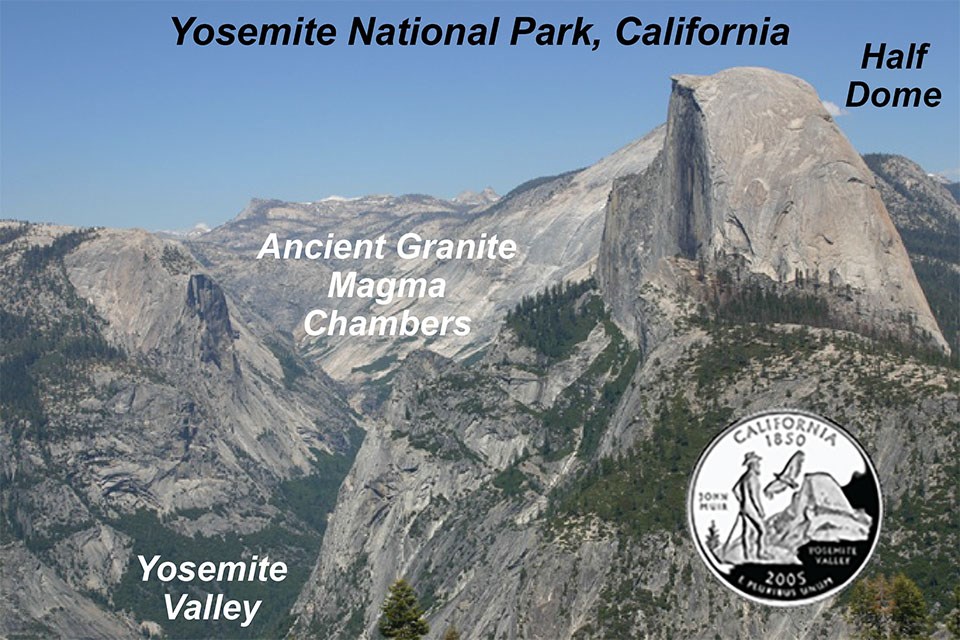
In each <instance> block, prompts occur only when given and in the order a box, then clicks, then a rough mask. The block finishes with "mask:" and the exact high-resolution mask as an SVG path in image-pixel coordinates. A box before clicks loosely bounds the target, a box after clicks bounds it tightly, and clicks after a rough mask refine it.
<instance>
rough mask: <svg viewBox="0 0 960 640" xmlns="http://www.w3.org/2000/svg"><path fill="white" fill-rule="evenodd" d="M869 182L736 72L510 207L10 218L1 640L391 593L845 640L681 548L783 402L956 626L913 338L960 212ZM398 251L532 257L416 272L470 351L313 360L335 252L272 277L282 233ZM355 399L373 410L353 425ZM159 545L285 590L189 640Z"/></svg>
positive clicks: (922, 332)
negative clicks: (505, 248)
mask: <svg viewBox="0 0 960 640" xmlns="http://www.w3.org/2000/svg"><path fill="white" fill-rule="evenodd" d="M760 80H762V82H760ZM731 96H733V97H731ZM745 106H746V107H748V108H746V109H745V108H744V107H745ZM844 145H846V146H844ZM821 151H822V154H821V153H820V152H821ZM781 156H784V157H781ZM867 162H868V166H869V167H870V168H871V169H872V170H873V171H874V172H876V173H875V174H871V173H870V172H869V171H867V170H866V169H865V168H864V167H865V165H864V164H863V162H862V161H861V160H860V159H859V158H858V157H856V155H855V154H852V152H851V151H850V149H849V145H847V144H846V142H845V141H843V139H842V136H840V134H839V133H838V131H837V129H836V126H835V125H834V124H833V123H832V122H831V121H830V120H829V117H828V116H827V115H826V114H825V113H823V112H822V110H821V109H820V107H819V103H818V102H817V100H816V96H815V94H813V93H812V90H810V88H809V87H808V86H806V85H805V84H804V83H802V82H801V81H799V80H796V79H793V78H790V77H788V76H783V75H782V74H775V73H773V72H769V71H764V70H731V71H729V72H724V73H723V74H719V75H718V76H714V77H711V78H705V79H695V78H691V77H678V78H677V80H676V81H675V93H674V96H673V98H672V99H671V105H670V117H669V121H668V123H667V125H666V126H664V127H661V128H658V129H657V130H655V131H653V132H651V133H650V134H649V135H648V136H645V137H644V138H642V139H640V140H638V141H636V142H634V143H631V144H630V145H628V146H626V147H624V148H623V149H622V150H620V151H618V152H616V153H614V154H612V155H611V156H609V157H608V158H605V159H603V160H601V161H600V162H599V163H598V164H596V165H594V166H592V167H589V168H586V169H582V170H579V171H574V172H571V173H568V174H564V175H561V176H553V177H549V178H544V179H537V180H533V181H531V182H529V183H527V184H524V185H521V186H520V187H518V188H517V189H515V190H514V191H512V192H511V193H509V194H507V195H506V196H504V197H503V198H499V199H498V198H496V197H495V196H494V195H493V194H490V193H485V194H480V195H479V196H474V195H469V194H466V195H463V196H462V197H460V198H458V199H456V200H455V201H447V200H440V199H437V198H432V197H430V196H398V197H391V196H370V197H365V198H358V199H343V198H331V199H325V200H320V201H316V202H311V203H285V202H280V201H276V200H264V201H254V202H252V203H251V205H250V207H248V209H247V210H246V211H244V212H243V213H242V214H241V215H240V216H238V218H237V219H235V220H233V221H231V222H230V223H228V224H226V225H224V226H223V227H220V228H218V229H216V230H214V231H211V232H209V233H206V234H202V235H198V236H192V237H190V238H188V239H185V240H178V241H177V240H170V239H164V238H162V237H158V236H155V235H152V234H147V233H144V232H138V231H111V230H87V231H77V230H69V229H64V228H56V227H49V226H45V225H18V224H13V223H0V273H2V278H0V286H2V289H0V293H2V295H3V297H2V299H3V304H2V306H0V323H2V325H0V329H2V330H0V340H2V346H3V349H2V351H0V366H2V371H0V374H2V375H3V382H4V384H3V386H2V387H0V388H2V391H3V396H2V398H0V399H2V403H0V411H2V414H0V415H2V418H3V430H2V431H0V517H2V519H0V524H2V525H3V526H2V527H0V562H2V563H3V566H4V571H3V572H2V575H0V589H2V597H0V635H6V636H11V637H17V636H28V637H29V636H49V637H76V636H78V635H79V636H83V637H134V636H136V635H146V634H157V635H159V634H164V633H165V634H166V635H168V636H169V637H177V638H188V637H209V636H213V635H222V636H228V637H233V636H236V635H237V634H238V633H246V634H248V635H249V636H253V637H280V636H283V635H285V634H286V635H288V636H289V637H294V638H301V637H302V638H313V637H323V638H344V639H349V640H353V639H355V638H367V637H373V636H374V634H375V631H374V629H375V625H376V620H377V617H378V615H379V606H380V603H381V602H382V601H383V598H384V596H385V594H386V590H387V586H388V585H389V584H390V583H391V582H392V581H393V580H394V579H396V578H397V577H401V576H403V577H406V578H407V579H408V580H410V582H411V583H412V584H413V585H414V587H415V588H416V590H417V591H418V593H419V595H420V598H421V602H422V603H423V604H424V606H425V607H426V610H427V615H428V617H429V619H430V623H431V626H432V628H433V630H434V632H435V633H437V632H442V631H443V629H444V628H445V627H446V626H447V625H448V624H454V625H456V626H457V627H458V628H459V629H460V631H461V634H462V637H464V638H471V639H472V638H490V637H493V638H509V639H514V638H637V637H656V638H668V637H673V638H676V637H684V638H714V637H716V636H717V635H719V636H720V637H746V636H751V637H762V638H780V637H785V636H790V637H798V638H811V639H812V638H840V637H847V636H849V629H848V628H847V626H846V623H845V621H844V620H843V618H842V616H841V615H840V610H841V609H840V605H839V604H838V603H836V602H829V601H828V602H823V603H819V604H817V605H816V606H812V607H806V608H803V609H793V610H787V611H784V610H770V609H767V608H763V607H759V606H756V605H753V604H751V603H749V602H745V601H743V600H742V599H739V598H737V597H736V596H734V595H732V594H731V593H730V592H728V591H727V590H726V589H724V588H723V587H722V586H720V585H719V584H717V583H716V582H715V581H714V580H713V578H712V577H711V576H710V574H709V573H708V572H707V571H706V569H705V567H704V566H703V564H702V563H701V562H700V561H699V559H698V558H697V557H696V554H695V552H694V550H693V548H692V545H691V544H690V541H689V536H688V534H687V532H686V530H685V524H684V523H685V514H684V513H683V507H682V505H683V504H684V502H685V492H686V486H687V481H688V478H689V473H690V470H691V469H692V468H693V465H694V462H695V459H696V456H697V455H698V454H699V452H700V450H701V449H702V447H703V446H704V445H705V444H706V443H707V442H708V441H709V440H710V438H711V437H712V436H713V435H714V434H715V433H717V432H718V431H719V430H720V429H722V428H723V427H724V426H725V425H726V424H728V423H729V422H730V420H731V419H732V418H734V417H737V416H741V415H744V414H746V413H750V412H754V411H757V410H761V409H768V408H770V407H771V406H780V405H790V406H794V407H798V408H802V409H807V410H810V411H814V412H819V413H822V414H824V415H827V416H830V417H831V418H833V419H835V420H837V421H839V422H840V423H842V424H844V425H845V426H847V427H848V428H850V429H851V430H852V431H853V432H854V433H855V434H856V435H857V436H858V437H859V438H860V439H861V440H862V442H863V443H864V446H865V448H866V449H867V450H868V451H869V452H870V453H871V455H872V456H873V459H874V462H875V463H876V466H877V468H878V471H879V473H880V476H881V483H882V486H883V489H884V495H885V500H886V503H885V511H886V514H887V516H886V517H887V520H886V521H885V523H884V528H883V531H884V537H883V539H882V540H881V541H880V546H879V549H878V556H877V558H876V559H875V560H874V561H873V562H872V564H871V570H874V571H880V570H882V571H886V572H888V573H889V572H892V571H904V572H906V573H907V574H908V575H909V576H910V577H911V578H913V579H914V580H916V581H917V582H918V584H919V585H920V586H921V588H922V589H923V590H924V593H925V595H926V597H927V599H928V602H929V603H930V605H931V609H932V611H933V613H934V616H935V618H936V619H937V620H942V619H943V615H944V614H945V612H946V611H947V610H948V609H949V607H950V606H952V605H951V603H950V602H949V601H948V599H947V597H946V596H947V595H948V591H949V590H945V589H943V585H944V584H947V583H950V580H952V579H953V578H952V577H951V576H952V574H948V573H946V572H945V571H944V567H953V566H956V565H957V562H958V558H957V553H956V549H957V548H960V544H958V540H957V532H956V529H955V527H952V526H951V523H950V522H949V521H948V520H947V519H945V517H944V515H945V514H948V513H952V512H953V510H955V507H956V499H957V494H956V489H957V488H956V483H955V478H956V475H957V466H956V460H957V459H958V458H960V454H958V446H960V442H958V433H960V424H958V421H957V412H956V406H957V403H958V397H957V393H958V389H960V380H958V376H957V370H956V366H955V362H951V361H948V360H946V359H945V358H944V357H943V356H942V355H938V354H937V353H931V352H930V351H929V350H927V349H925V348H923V347H922V346H921V344H927V345H933V346H935V347H942V340H941V339H940V338H938V336H939V335H940V334H939V333H938V332H937V330H936V329H937V327H936V325H931V322H932V321H933V320H932V319H933V316H932V315H931V314H930V310H929V309H927V307H926V303H925V302H924V300H923V293H926V294H927V297H928V299H929V300H930V301H931V307H932V309H933V313H934V314H936V319H937V321H938V322H939V323H940V324H941V326H943V327H953V329H946V332H947V334H948V335H949V336H955V335H956V327H957V322H956V309H957V305H956V291H957V287H956V286H953V283H956V282H957V279H956V278H957V274H958V269H957V260H956V255H955V250H956V246H957V244H956V224H955V222H956V220H958V217H957V211H958V209H957V206H956V204H955V203H953V204H950V203H949V202H948V201H945V200H943V199H942V198H940V197H939V196H940V191H938V188H939V187H937V186H936V185H935V184H934V183H933V182H932V181H931V180H930V179H929V178H928V177H925V176H924V175H923V172H922V171H921V170H919V168H917V167H915V165H913V166H911V164H910V163H909V161H906V160H905V159H898V158H894V157H887V156H884V157H882V158H880V159H878V160H876V161H874V160H872V159H871V158H870V157H868V159H867ZM770 167H772V168H770ZM878 194H879V197H880V198H882V199H883V200H884V202H885V204H886V208H887V210H889V212H890V214H891V216H892V219H893V223H895V224H896V225H897V226H898V227H900V230H901V233H902V234H903V237H904V243H905V244H906V249H907V251H908V252H909V255H910V259H911V260H912V261H913V266H914V268H916V270H917V274H918V277H919V280H920V282H921V284H922V286H923V289H924V291H923V292H921V291H920V289H919V288H918V287H917V279H916V278H914V276H913V272H912V271H911V270H910V264H909V262H905V256H906V255H907V254H906V253H904V250H903V245H902V244H901V242H900V240H899V238H898V236H897V234H896V231H895V230H894V228H893V226H892V225H891V220H890V217H888V216H887V214H886V213H885V212H884V206H883V205H882V204H878V203H879V200H878V199H877V196H878ZM411 230H413V231H418V232H419V233H421V234H422V235H424V236H429V237H452V238H457V237H471V236H476V235H478V234H479V233H480V232H484V231H485V232H488V233H497V234H498V235H500V236H501V237H513V238H515V239H517V240H518V241H519V242H520V243H521V244H522V255H521V256H520V257H519V259H517V260H516V261H511V262H509V263H503V264H496V265H492V266H491V265H485V266H479V265H473V264H461V263H452V262H451V263H446V264H441V263H436V262H434V261H425V262H424V264H420V265H417V266H416V267H415V268H414V269H413V270H412V271H411V272H410V273H411V274H412V275H427V274H429V275H430V277H433V275H439V276H441V277H447V278H448V279H449V280H450V282H451V287H450V293H449V295H448V298H447V299H446V300H442V301H432V300H430V299H424V300H421V301H416V302H414V303H413V304H414V305H415V306H416V309H415V310H416V311H417V312H418V313H421V314H427V313H439V312H440V311H441V309H442V311H443V312H444V313H460V314H467V315H474V316H475V317H477V318H478V319H482V322H478V323H477V325H476V327H477V329H476V332H475V333H473V334H471V336H470V337H469V339H468V340H463V341H459V342H457V341H433V342H429V343H427V342H425V341H419V340H418V341H399V340H395V341H382V342H380V341H368V340H357V339H343V340H340V341H336V342H333V341H326V342H325V341H314V340H310V339H306V338H305V337H304V336H303V335H302V334H299V333H298V332H297V327H298V325H299V324H300V323H301V322H302V319H303V314H304V313H305V312H306V311H307V310H309V309H312V308H315V307H318V306H323V305H325V304H326V300H325V298H326V287H327V283H328V277H329V272H330V271H331V270H332V268H333V267H334V266H335V265H334V264H332V263H324V262H323V261H316V262H314V261H302V262H294V261H290V262H267V261H261V262H256V261H254V260H253V256H254V255H255V254H256V251H257V250H258V249H259V247H260V245H261V243H262V242H263V240H264V238H265V236H266V234H267V233H269V232H271V231H277V232H278V233H280V234H281V237H284V236H286V237H304V238H313V237H319V238H324V237H326V234H327V233H329V232H331V231H333V232H335V233H336V234H337V236H338V237H352V238H361V237H372V236H376V235H378V234H380V233H385V234H388V235H391V236H394V237H396V236H398V235H399V234H401V233H403V232H406V231H411ZM848 251H849V252H851V253H850V254H849V255H850V256H852V259H850V260H842V259H841V258H842V257H843V256H845V255H847V254H846V252H848ZM951 252H952V253H951ZM598 260H599V267H597V262H598ZM340 268H355V269H358V270H362V271H365V272H369V274H370V275H374V276H376V275H399V273H398V272H397V269H398V266H397V265H396V264H391V263H384V264H381V265H371V264H370V263H366V264H361V263H350V262H349V261H347V262H346V263H343V264H342V265H340ZM873 269H876V271H875V272H870V271H871V270H873ZM592 272H593V273H594V274H595V275H596V276H597V279H599V280H600V286H599V287H597V286H595V283H593V282H590V281H589V280H588V281H587V282H585V283H582V284H578V285H576V286H573V285H569V284H568V285H567V286H564V287H560V286H557V285H558V283H560V282H563V281H566V282H568V283H569V282H575V281H581V280H584V279H586V278H588V276H590V274H591V273H592ZM351 305H353V306H351ZM341 309H342V310H343V311H344V312H346V313H362V312H367V311H369V310H370V307H369V305H367V306H365V303H361V302H357V301H353V302H352V303H347V302H345V303H344V306H342V307H341ZM834 316H835V317H834ZM824 317H827V318H829V319H830V320H831V321H830V322H823V321H822V320H823V318H824ZM901 319H902V326H903V327H904V328H905V330H900V328H899V325H898V323H899V322H900V320H901ZM951 323H953V324H951ZM848 329H852V330H853V331H850V330H848ZM951 340H952V338H951ZM422 347H427V349H428V350H425V349H422ZM325 368H326V369H329V371H330V372H331V374H333V378H338V379H340V381H345V383H346V384H342V383H341V382H335V381H334V380H333V379H331V377H328V376H327V374H326V373H325V372H324V369H325ZM359 385H366V386H367V388H368V389H369V388H374V389H376V391H377V392H378V393H379V394H381V395H380V396H379V397H378V398H376V402H367V403H364V404H361V403H354V405H353V406H354V407H355V408H356V409H360V410H362V415H358V413H356V412H355V411H354V410H352V409H350V408H349V407H348V406H347V403H346V398H347V397H348V396H350V395H351V393H352V392H353V391H354V390H355V389H356V388H357V386H359ZM357 426H359V427H362V428H363V429H365V430H366V431H367V435H366V437H365V439H363V440H362V446H361V445H360V441H361V438H360V435H361V434H360V433H358V432H357V430H356V428H355V427H357ZM357 447H359V452H357V451H356V448H357ZM354 454H355V455H356V458H355V460H354V457H353V456H354ZM344 478H345V479H344ZM341 480H342V484H341ZM328 511H332V513H330V515H329V521H328ZM170 549H175V550H177V551H178V552H180V553H181V554H182V557H180V558H177V559H194V560H195V559H198V558H202V559H210V560H220V559H223V560H235V559H237V558H238V557H241V556H245V555H246V556H249V555H250V554H251V553H253V552H254V551H256V552H258V553H262V552H263V551H266V552H267V553H269V554H271V556H272V557H277V558H282V559H284V560H285V561H286V562H287V563H288V565H289V566H291V568H292V570H291V575H290V578H289V580H288V581H287V582H285V583H284V584H283V585H282V588H281V589H280V590H278V591H276V592H274V593H271V595H270V601H269V603H268V604H269V607H268V606H266V605H265V607H264V610H263V612H262V613H261V614H260V615H259V616H258V620H257V625H256V626H255V627H254V628H251V629H248V630H247V631H245V632H239V631H238V630H237V629H236V627H229V626H210V625H209V624H208V623H180V624H170V623H167V622H166V621H165V619H164V618H163V614H162V611H157V609H158V607H155V606H152V604H151V603H158V602H160V597H161V596H160V590H159V589H157V590H151V588H150V587H149V586H148V587H144V586H143V585H142V584H140V583H139V581H138V577H139V576H138V575H137V572H136V571H135V570H134V571H131V570H130V568H131V567H133V568H134V569H135V568H136V564H135V563H132V562H131V559H132V558H133V557H134V555H135V553H141V552H146V553H150V552H151V550H157V552H160V551H162V550H165V551H163V552H165V553H167V552H169V550H170ZM8 567H13V569H12V570H11V569H8ZM301 587H302V589H301ZM161 623H162V624H161ZM191 625H192V626H191Z"/></svg>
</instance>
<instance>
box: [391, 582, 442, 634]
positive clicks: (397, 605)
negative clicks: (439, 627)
mask: <svg viewBox="0 0 960 640" xmlns="http://www.w3.org/2000/svg"><path fill="white" fill-rule="evenodd" d="M381 610H382V611H383V615H382V616H380V623H379V625H378V626H379V629H380V633H381V635H383V637H384V638H397V640H420V638H422V637H423V636H425V635H426V634H427V633H429V631H430V625H428V624H427V621H426V620H425V619H424V617H423V609H422V608H421V607H420V603H418V602H417V594H416V593H414V591H413V587H411V586H410V584H409V583H408V582H407V581H406V580H404V579H403V578H400V579H399V580H397V581H396V582H394V583H393V584H392V585H390V594H389V595H388V596H387V599H386V601H385V602H384V603H383V606H382V607H381Z"/></svg>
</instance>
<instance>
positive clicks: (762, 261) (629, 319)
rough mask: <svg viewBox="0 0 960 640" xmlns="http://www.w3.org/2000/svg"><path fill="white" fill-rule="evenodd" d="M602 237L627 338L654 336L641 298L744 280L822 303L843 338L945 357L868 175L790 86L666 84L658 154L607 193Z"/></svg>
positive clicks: (604, 269) (811, 99)
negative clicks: (839, 323) (692, 282)
mask: <svg viewBox="0 0 960 640" xmlns="http://www.w3.org/2000/svg"><path fill="white" fill-rule="evenodd" d="M604 233H605V236H604V244H603V248H602V250H601V253H600V260H599V275H600V281H601V285H602V287H603V289H604V291H605V293H606V298H607V300H608V302H609V304H610V305H611V307H612V309H613V313H614V317H615V318H616V320H617V321H618V322H620V323H622V324H623V325H624V326H625V327H627V328H628V330H630V331H631V333H634V334H635V335H638V336H642V335H644V334H651V332H653V333H655V332H656V330H655V329H653V328H651V326H650V323H649V321H648V322H647V323H646V326H641V325H643V324H644V322H643V321H642V320H640V319H639V318H638V313H640V314H643V311H641V309H642V308H643V304H642V302H640V301H638V292H640V291H641V290H642V289H643V287H644V285H648V284H649V285H653V286H663V285H666V286H669V287H671V288H676V286H677V283H678V281H682V280H683V279H684V275H683V274H684V273H685V272H689V271H690V270H691V267H692V268H694V269H700V271H701V274H700V276H701V279H702V277H703V275H704V274H703V273H702V272H703V271H706V272H708V273H710V272H712V273H716V272H718V271H720V270H721V269H739V268H742V269H743V271H745V272H746V273H749V274H753V275H755V276H760V277H762V278H764V279H766V280H767V281H769V282H770V283H771V285H772V286H776V285H800V286H803V285H806V286H808V287H813V288H817V289H819V288H821V287H822V288H823V290H824V293H826V292H827V291H828V290H829V292H831V293H832V294H834V295H833V297H834V300H832V301H831V307H832V311H833V312H834V313H835V314H836V315H837V316H838V318H839V317H843V318H844V319H845V321H846V323H847V325H848V326H850V327H853V328H860V327H868V328H871V329H875V330H877V331H878V332H882V333H887V332H894V333H897V334H898V335H900V336H901V337H903V338H905V339H908V338H910V337H911V331H913V332H914V333H919V334H920V335H921V336H922V339H923V340H925V341H926V342H927V343H929V344H930V345H931V346H935V347H937V348H940V349H948V347H947V344H946V341H945V340H944V338H943V335H942V334H941V332H940V329H939V327H938V326H937V322H936V320H935V319H934V317H933V315H932V313H931V311H930V308H929V306H928V305H927V301H926V300H925V298H924V295H923V291H922V290H921V288H920V286H919V284H918V283H917V279H916V277H915V276H914V273H913V269H912V268H911V265H910V260H909V258H908V257H907V252H906V250H905V249H904V246H903V243H902V242H901V240H900V236H899V234H898V233H897V230H896V228H895V227H894V225H893V222H892V221H891V220H890V216H889V215H888V213H887V210H886V208H885V207H884V204H883V201H882V199H881V196H880V192H879V191H878V190H877V186H876V181H875V179H874V176H873V174H872V173H871V171H870V169H869V168H868V167H867V165H866V164H865V163H864V161H863V160H862V159H861V158H860V156H859V155H858V154H857V153H856V152H855V151H854V149H853V147H851V145H850V143H849V142H848V141H847V140H846V138H845V137H844V136H843V134H842V133H841V132H840V130H839V128H837V126H836V124H834V122H833V120H832V118H831V117H830V116H829V115H828V114H827V112H826V110H825V109H824V108H823V106H822V105H821V103H820V100H819V98H818V97H817V94H816V92H815V91H814V90H813V88H812V87H810V85H808V84H807V83H805V82H803V81H802V80H800V79H798V78H795V77H792V76H789V75H785V74H782V73H777V72H775V71H771V70H768V69H754V68H744V69H730V70H727V71H722V72H720V73H718V74H716V75H713V76H706V77H698V76H675V77H674V78H673V93H672V95H671V98H670V106H669V112H668V117H667V133H666V139H665V142H664V146H663V150H662V151H661V153H660V155H659V156H658V157H657V158H656V160H655V161H654V162H653V163H652V165H651V166H650V168H649V169H648V170H647V171H645V172H643V173H641V174H640V175H637V176H631V177H627V178H624V179H622V180H620V181H618V182H617V184H616V185H615V187H614V189H613V191H612V192H611V194H610V201H609V204H608V207H607V221H606V226H605V232H604ZM641 297H642V296H641ZM644 339H645V340H646V339H649V336H647V337H645V338H644Z"/></svg>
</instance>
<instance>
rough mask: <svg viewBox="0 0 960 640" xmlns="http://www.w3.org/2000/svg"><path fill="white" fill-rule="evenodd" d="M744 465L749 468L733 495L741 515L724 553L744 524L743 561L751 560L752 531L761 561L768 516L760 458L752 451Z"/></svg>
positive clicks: (735, 486)
mask: <svg viewBox="0 0 960 640" xmlns="http://www.w3.org/2000/svg"><path fill="white" fill-rule="evenodd" d="M743 464H745V465H746V466H747V470H746V471H744V472H743V475H742V476H740V479H739V480H737V483H736V484H735V485H733V495H735V496H736V497H737V502H739V503H740V514H739V515H738V516H737V519H736V520H735V521H734V523H733V529H732V530H731V531H730V535H729V536H728V537H727V542H726V544H724V545H723V546H724V551H726V547H727V545H728V544H730V540H732V539H733V535H734V534H735V533H736V531H737V527H738V526H739V525H740V523H741V522H742V523H743V535H742V536H741V537H740V544H741V546H742V547H743V560H744V561H747V560H750V558H751V556H750V548H749V547H750V538H751V535H750V534H751V531H753V532H755V533H756V536H757V555H756V556H755V559H758V560H759V559H762V558H763V557H764V554H763V536H764V535H765V534H766V529H765V527H764V524H763V520H764V518H766V514H764V512H763V503H762V502H761V500H760V456H758V455H757V454H756V453H754V452H753V451H751V452H749V453H747V455H746V456H744V459H743Z"/></svg>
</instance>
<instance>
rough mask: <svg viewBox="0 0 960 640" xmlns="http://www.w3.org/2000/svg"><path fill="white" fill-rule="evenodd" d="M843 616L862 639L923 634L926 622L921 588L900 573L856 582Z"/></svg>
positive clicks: (920, 635)
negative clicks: (889, 576)
mask: <svg viewBox="0 0 960 640" xmlns="http://www.w3.org/2000/svg"><path fill="white" fill-rule="evenodd" d="M847 619H848V620H850V622H852V623H853V624H854V626H856V628H857V631H858V634H859V637H860V638H865V639H866V640H886V639H887V638H896V639H897V640H907V639H910V638H924V637H926V634H927V630H928V627H929V622H930V618H929V616H928V614H927V603H926V601H925V600H924V599H923V592H921V591H920V587H918V586H917V584H916V583H915V582H914V581H913V580H911V579H910V578H908V577H907V576H905V575H903V574H902V573H901V574H899V575H897V576H894V577H893V578H887V577H886V576H884V575H879V576H877V577H876V578H865V579H863V580H860V581H859V582H857V584H856V585H854V587H853V589H852V590H851V592H850V604H849V607H848V609H847Z"/></svg>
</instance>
